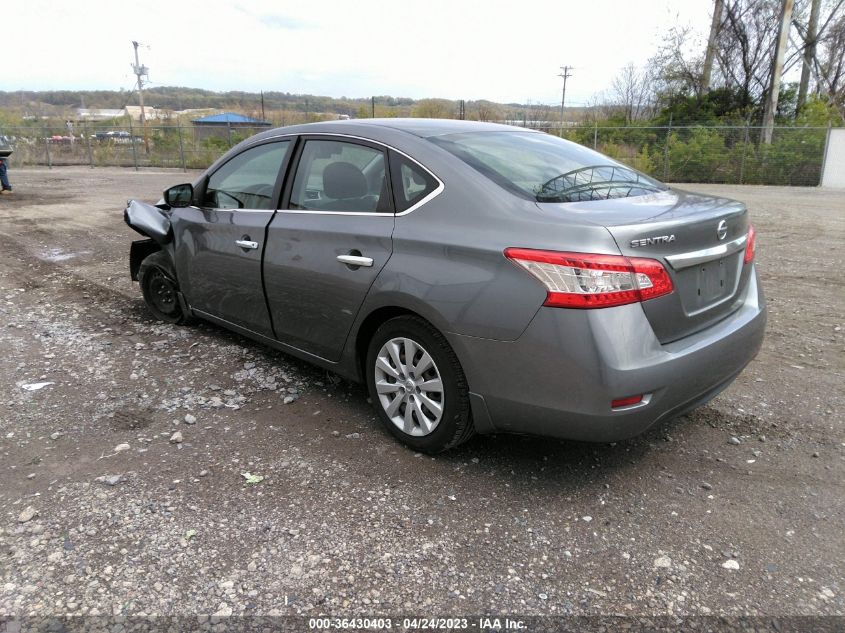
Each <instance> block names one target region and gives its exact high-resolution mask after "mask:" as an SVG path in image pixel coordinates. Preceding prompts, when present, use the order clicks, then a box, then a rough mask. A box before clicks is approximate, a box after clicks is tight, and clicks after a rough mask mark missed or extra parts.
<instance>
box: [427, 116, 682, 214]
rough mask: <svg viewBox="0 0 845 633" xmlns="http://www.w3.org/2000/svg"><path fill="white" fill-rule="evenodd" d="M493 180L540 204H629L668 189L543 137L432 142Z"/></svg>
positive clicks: (485, 135)
mask: <svg viewBox="0 0 845 633" xmlns="http://www.w3.org/2000/svg"><path fill="white" fill-rule="evenodd" d="M428 140H430V141H431V142H432V143H434V144H435V145H438V146H440V147H442V148H443V149H445V150H447V151H448V152H450V153H452V154H454V155H455V156H457V157H458V158H460V159H461V160H463V161H464V162H465V163H467V164H468V165H470V166H471V167H473V168H475V169H476V170H478V171H479V172H481V173H482V174H484V175H485V176H487V177H488V178H489V179H490V180H492V181H494V182H495V183H497V184H499V185H500V186H502V187H504V188H505V189H508V190H509V191H512V192H513V193H515V194H517V195H519V196H522V197H526V198H529V199H533V200H536V201H537V202H578V201H582V200H603V199H607V198H626V197H631V196H640V195H645V194H649V193H654V192H655V191H662V190H665V189H666V186H665V185H663V184H662V183H660V182H658V181H657V180H654V179H653V178H650V177H648V176H646V175H645V174H641V173H640V172H638V171H636V170H633V169H631V168H630V167H626V166H625V165H622V164H621V163H617V162H616V161H614V160H613V159H611V158H608V157H607V156H605V155H604V154H600V153H599V152H595V151H593V150H591V149H588V148H586V147H584V146H582V145H578V144H577V143H572V142H570V141H565V140H563V139H561V138H558V137H556V136H551V135H550V134H543V133H539V132H524V131H514V132H505V131H503V132H468V133H461V134H448V135H445V136H434V137H430V138H429V139H428Z"/></svg>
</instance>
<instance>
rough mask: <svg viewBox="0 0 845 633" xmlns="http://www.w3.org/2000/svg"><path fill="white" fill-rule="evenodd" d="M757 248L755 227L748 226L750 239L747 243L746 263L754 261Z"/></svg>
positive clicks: (744, 259) (744, 260)
mask: <svg viewBox="0 0 845 633" xmlns="http://www.w3.org/2000/svg"><path fill="white" fill-rule="evenodd" d="M756 248H757V231H755V230H754V225H753V224H749V225H748V239H746V241H745V257H744V258H743V260H742V261H743V262H744V263H746V264H747V263H748V262H750V261H751V260H752V259H754V251H755V250H756Z"/></svg>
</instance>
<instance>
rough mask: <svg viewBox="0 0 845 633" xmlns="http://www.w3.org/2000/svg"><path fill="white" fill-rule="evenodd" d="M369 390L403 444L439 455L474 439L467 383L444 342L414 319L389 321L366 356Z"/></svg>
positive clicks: (419, 320)
mask: <svg viewBox="0 0 845 633" xmlns="http://www.w3.org/2000/svg"><path fill="white" fill-rule="evenodd" d="M366 363H367V364H366V380H367V390H368V391H369V394H370V399H371V400H372V402H373V407H374V408H375V410H376V414H377V415H378V417H379V419H380V420H381V421H382V423H383V424H384V426H385V427H386V428H387V430H388V431H389V432H390V433H391V434H392V435H393V436H394V437H395V438H397V439H398V440H399V441H400V442H402V443H403V444H405V445H406V446H408V447H409V448H412V449H414V450H418V451H422V452H424V453H430V454H433V453H440V452H442V451H446V450H449V449H450V448H454V447H455V446H458V445H459V444H462V443H463V442H466V441H467V440H468V439H469V438H471V437H472V436H473V435H474V434H475V427H474V426H473V423H472V414H471V412H470V404H469V394H468V391H469V390H468V388H467V382H466V378H465V376H464V372H463V370H462V369H461V365H460V362H458V357H457V356H456V355H455V352H454V351H453V350H452V348H451V347H450V346H449V343H448V341H447V340H446V338H445V337H444V336H443V335H442V334H441V333H440V332H438V331H437V330H436V329H435V328H434V327H432V326H431V325H430V324H429V323H428V322H426V321H424V320H422V319H420V318H418V317H415V316H401V317H396V318H394V319H390V320H389V321H387V322H385V323H384V324H383V325H382V326H381V327H379V329H378V330H376V332H375V334H374V335H373V338H372V339H371V340H370V344H369V347H368V351H367V360H366Z"/></svg>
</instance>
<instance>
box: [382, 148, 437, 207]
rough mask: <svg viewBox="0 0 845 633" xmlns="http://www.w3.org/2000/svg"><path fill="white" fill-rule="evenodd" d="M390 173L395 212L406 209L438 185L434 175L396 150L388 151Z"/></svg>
mask: <svg viewBox="0 0 845 633" xmlns="http://www.w3.org/2000/svg"><path fill="white" fill-rule="evenodd" d="M390 174H391V179H392V182H393V197H394V198H395V199H396V212H397V213H401V212H402V211H407V210H408V209H410V208H411V207H412V206H414V205H415V204H416V203H417V202H419V201H420V200H422V199H423V198H425V197H426V196H427V195H428V194H430V193H431V192H432V191H434V190H435V189H437V186H438V182H437V179H436V178H434V176H432V175H431V174H430V173H428V172H427V171H426V170H425V169H423V168H422V167H420V166H419V165H417V164H416V163H414V162H413V161H411V160H409V159H407V158H405V157H404V156H402V155H401V154H397V153H396V152H390Z"/></svg>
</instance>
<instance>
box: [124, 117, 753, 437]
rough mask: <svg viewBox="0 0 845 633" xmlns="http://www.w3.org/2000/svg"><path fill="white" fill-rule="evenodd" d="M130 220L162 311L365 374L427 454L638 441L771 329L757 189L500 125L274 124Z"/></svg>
mask: <svg viewBox="0 0 845 633" xmlns="http://www.w3.org/2000/svg"><path fill="white" fill-rule="evenodd" d="M125 219H126V221H127V223H128V224H129V225H130V226H132V227H133V228H134V229H136V230H137V231H138V232H140V233H142V234H144V235H145V236H146V237H147V238H148V239H145V240H140V241H136V242H133V244H132V248H131V253H130V268H131V273H132V278H133V279H136V280H138V281H139V282H140V285H141V289H142V292H143V295H144V298H145V300H146V302H147V304H148V306H149V309H150V310H151V311H152V313H153V314H154V315H155V316H156V317H158V318H160V319H162V320H165V321H169V322H172V323H182V322H185V321H186V320H188V319H189V318H192V317H199V318H202V319H206V320H208V321H212V322H214V323H217V324H219V325H222V326H223V327H226V328H229V329H231V330H234V331H236V332H239V333H241V334H243V335H245V336H248V337H250V338H253V339H255V340H258V341H261V342H263V343H266V344H267V345H270V346H272V347H274V348H276V349H279V350H283V351H285V352H288V353H290V354H292V355H294V356H298V357H300V358H303V359H306V360H308V361H310V362H313V363H315V364H317V365H319V366H321V367H325V368H327V369H330V370H332V371H334V372H337V373H338V374H340V375H342V376H344V377H346V378H349V379H352V380H357V381H363V382H364V383H366V385H367V388H368V390H369V393H370V396H371V398H372V401H373V404H374V406H375V409H376V411H377V413H378V416H379V418H380V419H381V420H382V421H383V423H384V425H385V426H386V428H387V429H389V430H390V432H391V433H392V434H393V435H394V436H396V437H397V438H398V439H399V440H400V441H402V442H403V443H405V444H406V445H408V446H410V447H413V448H414V449H416V450H421V451H427V452H437V451H442V450H445V449H448V448H451V447H453V446H456V445H457V444H460V443H461V442H463V441H465V440H466V439H468V438H469V437H470V436H472V435H473V433H493V432H515V433H531V434H539V435H547V436H554V437H560V438H572V439H578V440H589V441H613V440H620V439H624V438H628V437H631V436H633V435H636V434H638V433H641V432H643V431H644V430H645V429H647V428H648V427H650V426H651V425H653V424H655V423H656V422H659V421H661V420H666V419H669V418H672V417H674V416H677V415H680V414H681V413H684V412H685V411H688V410H689V409H691V408H693V407H695V406H698V405H700V404H702V403H704V402H707V401H708V400H710V399H711V398H713V397H714V396H715V395H716V394H717V393H719V391H721V390H722V389H724V388H725V387H726V386H728V385H729V384H730V383H731V381H733V380H734V379H735V378H736V376H737V375H738V374H739V372H740V371H742V369H743V368H744V367H745V365H746V364H747V363H748V362H749V361H750V360H751V359H752V358H754V356H755V354H756V353H757V351H758V349H759V348H760V344H761V342H762V339H763V330H764V327H765V322H766V310H765V304H764V298H763V292H762V289H761V287H760V283H759V280H758V278H757V273H756V270H755V262H754V244H755V239H754V228H753V227H752V226H751V224H750V222H749V219H748V213H747V211H746V208H745V206H744V205H743V204H742V203H739V202H736V201H733V200H728V199H726V198H717V197H713V196H705V195H699V194H694V193H688V192H683V191H679V190H675V189H671V188H669V187H667V186H666V185H663V184H661V183H659V182H657V181H655V180H653V179H651V178H649V177H648V176H645V175H643V174H641V173H638V172H636V171H634V170H632V169H630V168H628V167H625V166H624V165H622V164H620V163H618V162H616V161H614V160H612V159H610V158H608V157H606V156H604V155H602V154H599V153H597V152H594V151H592V150H590V149H586V148H584V147H582V146H580V145H577V144H574V143H570V142H568V141H564V140H561V139H559V138H557V137H554V136H550V135H548V134H544V133H540V132H532V131H529V130H524V129H519V128H513V127H508V126H502V125H493V124H483V123H471V122H465V121H449V120H424V119H405V120H403V119H385V120H363V121H336V122H330V123H314V124H310V125H301V126H295V127H286V128H280V129H277V130H271V131H267V132H264V133H261V134H258V135H256V136H253V137H252V138H250V139H247V140H246V141H244V142H242V143H241V144H240V145H238V146H236V147H234V148H233V149H232V150H231V151H229V152H227V153H226V154H225V155H224V156H223V157H222V158H220V159H219V160H218V161H217V162H216V163H214V164H213V165H212V166H211V167H210V168H209V169H208V170H207V171H206V172H205V173H204V174H203V175H202V177H201V178H199V179H198V180H197V181H196V182H194V183H192V184H183V185H177V186H175V187H172V188H170V189H168V190H167V191H166V192H165V194H164V200H163V202H162V203H160V204H158V205H156V206H152V205H148V204H145V203H142V202H137V201H130V202H129V205H128V206H127V208H126V211H125Z"/></svg>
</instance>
